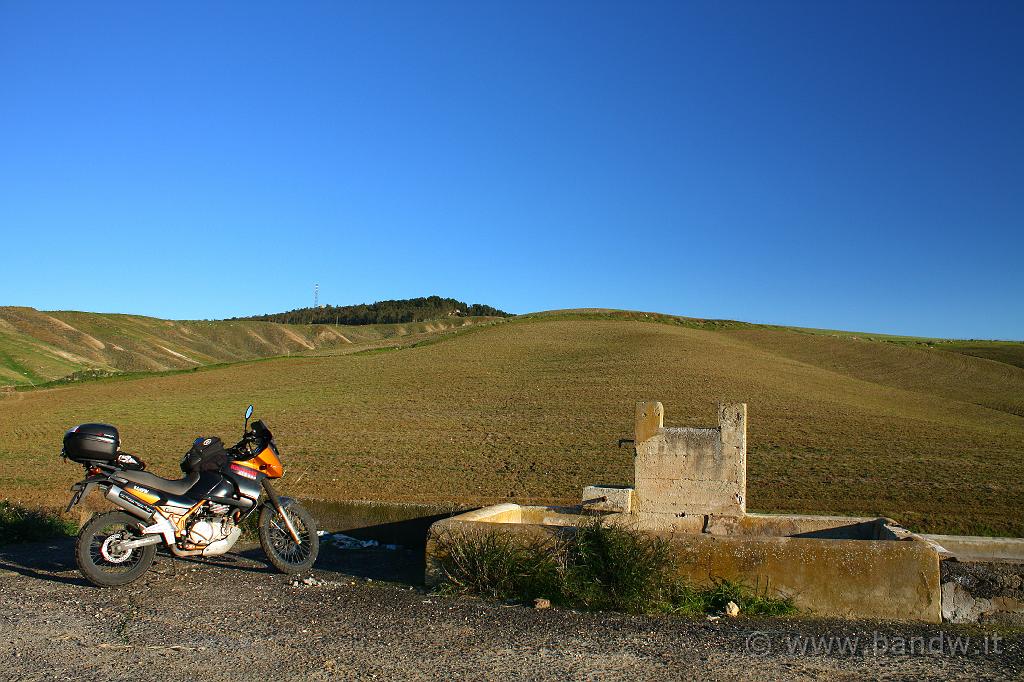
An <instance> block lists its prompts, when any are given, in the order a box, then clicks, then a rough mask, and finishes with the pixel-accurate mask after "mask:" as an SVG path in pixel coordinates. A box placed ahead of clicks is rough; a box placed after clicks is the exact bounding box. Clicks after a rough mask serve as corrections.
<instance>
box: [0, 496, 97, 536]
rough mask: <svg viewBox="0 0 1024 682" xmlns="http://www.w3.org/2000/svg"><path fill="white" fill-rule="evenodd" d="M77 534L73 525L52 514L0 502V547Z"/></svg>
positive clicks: (76, 529) (76, 528) (3, 501)
mask: <svg viewBox="0 0 1024 682" xmlns="http://www.w3.org/2000/svg"><path fill="white" fill-rule="evenodd" d="M77 533H78V527H77V526H76V525H75V524H73V523H71V522H70V521H68V520H66V519H64V518H62V517H61V516H59V515H57V514H55V513H53V512H48V511H45V510H43V509H29V508H27V507H22V506H21V505H17V504H14V503H12V502H8V501H7V500H0V545H9V544H14V543H16V542H35V541H37V540H49V539H50V538H58V537H69V536H71V537H73V536H74V535H76V534H77Z"/></svg>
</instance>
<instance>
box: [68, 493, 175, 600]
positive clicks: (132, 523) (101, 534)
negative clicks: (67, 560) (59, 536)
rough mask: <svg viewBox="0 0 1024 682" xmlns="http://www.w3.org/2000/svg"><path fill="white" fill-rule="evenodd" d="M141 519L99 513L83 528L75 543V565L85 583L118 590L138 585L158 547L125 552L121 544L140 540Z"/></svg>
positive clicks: (111, 513) (123, 513) (124, 514)
mask: <svg viewBox="0 0 1024 682" xmlns="http://www.w3.org/2000/svg"><path fill="white" fill-rule="evenodd" d="M141 537H142V533H141V532H139V520H138V519H137V518H135V517H134V516H132V515H131V514H126V513H125V512H120V511H111V512H106V513H103V514H96V515H95V516H93V517H92V518H91V519H89V521H88V522H87V523H86V524H85V525H84V526H82V530H81V531H79V533H78V541H77V542H76V544H75V562H76V563H77V564H78V570H79V571H81V572H82V575H84V576H85V578H86V580H88V581H89V582H91V583H92V584H93V585H98V586H99V587H119V586H121V585H127V584H128V583H131V582H135V581H136V580H138V579H139V578H141V577H142V575H143V574H144V573H145V572H146V571H148V570H149V567H150V566H152V565H153V558H154V557H155V556H156V545H146V546H145V547H137V548H135V549H129V550H122V549H121V548H120V547H119V546H118V545H119V543H120V542H121V541H128V540H138V539H139V538H141Z"/></svg>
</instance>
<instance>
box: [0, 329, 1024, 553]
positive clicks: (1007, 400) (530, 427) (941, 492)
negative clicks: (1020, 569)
mask: <svg viewBox="0 0 1024 682" xmlns="http://www.w3.org/2000/svg"><path fill="white" fill-rule="evenodd" d="M430 338H431V339H432V340H435V341H436V342H433V343H420V344H418V345H413V346H411V347H405V348H402V349H398V350H392V351H390V352H377V353H355V354H341V355H337V354H335V355H323V356H318V357H314V356H293V357H279V358H274V359H270V360H264V361H259V362H242V363H236V364H231V365H227V366H222V367H216V368H212V369H209V370H208V371H199V372H186V373H178V374H173V375H163V376H149V377H143V378H135V379H131V380H121V381H99V382H84V383H81V384H78V385H74V386H66V387H59V388H53V389H46V390H34V391H19V392H8V393H7V394H6V395H4V396H3V397H2V398H0V481H2V484H0V485H2V490H0V497H8V498H11V499H13V500H16V501H22V502H26V503H29V504H44V505H45V504H50V505H52V504H56V503H58V502H59V501H61V500H63V499H64V498H65V494H66V490H67V486H68V485H70V483H71V482H73V481H74V480H75V479H76V477H77V476H78V474H79V470H78V468H77V467H76V466H73V465H70V464H64V463H62V462H61V460H60V458H59V457H58V456H57V453H58V452H59V449H60V438H61V435H62V433H63V430H64V429H65V428H67V427H69V426H71V425H73V424H76V423H79V422H84V421H107V422H111V423H114V424H116V425H117V426H118V427H120V429H121V432H122V438H123V441H124V443H123V446H124V448H125V449H127V450H129V451H133V452H137V453H138V454H140V455H141V456H142V457H143V458H144V459H146V460H148V461H149V462H150V468H151V470H153V471H155V472H157V473H164V474H166V475H171V474H173V473H174V472H175V471H176V464H177V460H178V458H179V457H180V456H181V453H182V452H183V451H184V450H185V449H186V448H187V446H188V444H189V443H190V441H191V440H192V438H193V437H195V436H196V435H199V434H210V433H212V434H217V435H221V436H222V437H223V438H224V439H225V440H232V439H233V438H234V437H235V436H236V434H237V433H238V431H239V430H240V427H241V418H240V415H241V412H242V410H243V409H244V407H245V405H246V404H248V403H249V402H253V403H255V404H256V408H257V415H258V416H260V417H262V418H263V419H265V420H266V421H267V422H268V423H269V424H270V426H271V427H272V428H273V429H274V431H275V433H276V434H277V437H278V442H279V445H280V446H281V448H282V452H283V454H284V459H285V464H286V466H287V475H286V477H285V479H283V482H282V483H283V487H284V488H285V489H286V490H287V491H288V492H289V493H291V494H296V495H303V496H306V497H315V498H322V499H337V500H343V499H366V500H392V501H410V502H438V503H446V502H458V503H471V504H481V503H488V502H494V501H499V500H506V499H512V500H515V501H519V502H575V501H578V500H579V496H580V493H581V490H582V487H583V486H584V485H586V484H588V483H630V482H631V475H632V458H631V453H630V452H629V451H628V450H626V449H622V450H619V449H617V448H616V446H615V442H616V440H617V439H618V438H621V437H630V436H631V432H632V420H633V409H634V403H635V402H636V401H637V400H648V399H655V400H661V401H662V402H663V403H664V404H665V408H666V423H667V424H668V425H680V426H683V425H685V426H693V425H713V424H715V419H716V417H715V415H716V409H715V405H716V403H717V402H718V401H719V400H727V401H745V402H747V403H748V404H749V414H750V426H749V429H750V431H749V463H748V467H749V475H748V499H749V503H748V506H749V508H750V509H751V510H756V511H777V512H782V511H786V512H809V513H841V514H884V515H887V516H891V517H894V518H896V519H899V520H901V521H903V522H905V523H906V524H908V525H909V526H911V527H912V528H915V529H919V530H927V531H936V532H951V533H969V534H1004V535H1018V536H1019V535H1024V515H1022V514H1021V513H1020V509H1021V508H1022V506H1024V416H1022V415H1024V369H1021V367H1019V366H1017V365H1016V364H1015V363H1012V362H1000V361H997V360H995V359H988V358H982V357H975V355H973V354H970V353H968V352H967V350H962V349H958V348H957V347H956V346H955V344H949V347H948V348H945V346H944V345H943V344H929V343H927V342H925V343H917V342H916V341H914V340H906V339H902V340H899V339H898V338H897V337H893V338H891V339H890V338H885V337H877V336H871V337H870V338H869V336H868V335H863V334H846V333H833V332H820V331H814V330H791V329H786V328H779V327H765V326H757V325H749V324H744V323H734V322H721V321H709V320H687V319H681V318H669V317H665V316H655V315H652V314H645V313H615V312H611V311H586V312H584V313H573V312H567V311H562V312H559V313H552V314H547V315H540V316H530V317H526V318H517V319H514V320H512V321H509V322H503V323H500V324H494V325H489V326H481V327H477V328H475V329H472V330H468V331H463V332H459V333H453V334H448V335H443V336H439V337H430ZM922 341H924V340H922ZM1017 346H1020V344H1011V345H1010V348H1009V350H1008V351H1006V352H1007V353H1008V354H1009V356H1010V357H1016V356H1015V355H1014V353H1019V352H1020V349H1019V348H1016V347H1017Z"/></svg>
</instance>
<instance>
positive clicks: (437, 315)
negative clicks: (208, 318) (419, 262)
mask: <svg viewBox="0 0 1024 682" xmlns="http://www.w3.org/2000/svg"><path fill="white" fill-rule="evenodd" d="M482 316H486V317H511V316H512V315H511V314H510V313H506V312H505V311H503V310H498V309H497V308H494V307H491V306H489V305H484V304H482V303H473V304H472V305H470V304H467V303H463V302H462V301H459V300H456V299H454V298H441V297H440V296H427V297H425V298H404V299H399V300H392V301H377V302H376V303H362V304H359V305H343V306H333V305H322V306H320V307H319V308H297V309H295V310H289V311H288V312H284V313H267V314H265V315H252V316H249V317H236V318H232V319H235V320H262V321H266V322H282V323H284V324H396V323H401V322H425V321H428V320H439V319H443V318H446V317H482Z"/></svg>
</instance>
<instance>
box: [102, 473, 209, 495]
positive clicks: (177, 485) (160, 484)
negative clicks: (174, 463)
mask: <svg viewBox="0 0 1024 682" xmlns="http://www.w3.org/2000/svg"><path fill="white" fill-rule="evenodd" d="M117 477H118V478H123V479H124V480H126V481H131V482H132V483H138V484H139V485H141V486H143V487H146V488H155V489H157V490H160V491H162V492H165V493H170V494H172V495H184V494H185V493H187V492H188V489H189V488H191V487H192V486H194V485H195V484H196V481H198V480H199V474H198V473H192V474H189V475H188V476H186V477H185V478H182V479H178V480H176V481H172V480H171V479H169V478H161V477H160V476H157V475H156V474H151V473H149V472H148V471H119V472H118V473H117Z"/></svg>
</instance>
